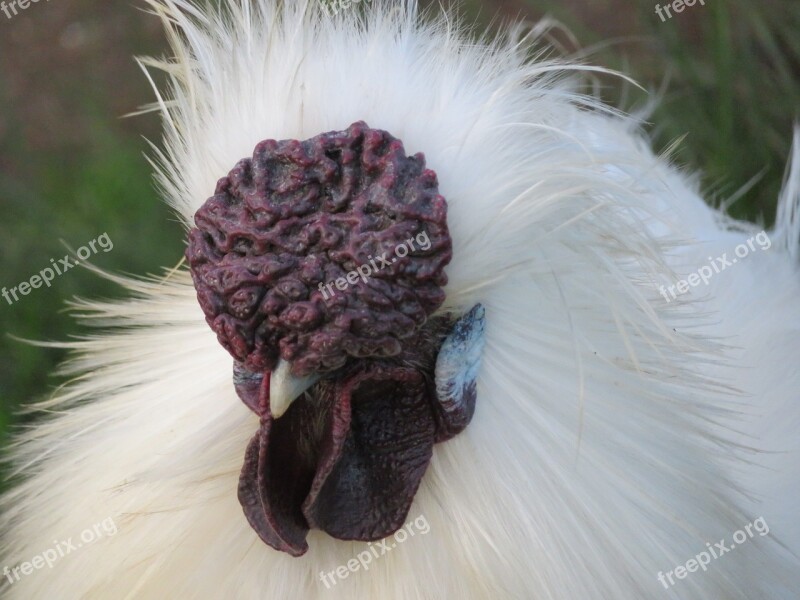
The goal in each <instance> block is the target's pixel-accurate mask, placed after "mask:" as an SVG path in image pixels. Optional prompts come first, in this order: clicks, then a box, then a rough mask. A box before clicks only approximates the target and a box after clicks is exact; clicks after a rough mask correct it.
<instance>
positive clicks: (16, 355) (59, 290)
mask: <svg viewBox="0 0 800 600" xmlns="http://www.w3.org/2000/svg"><path fill="white" fill-rule="evenodd" d="M662 3H663V2H662ZM655 4H656V2H651V1H650V0H646V1H639V0H636V1H633V0H631V1H622V0H591V1H589V0H585V1H582V2H578V1H570V0H560V1H558V2H555V1H553V2H551V1H550V0H468V1H467V2H465V3H464V4H462V10H463V12H464V14H465V15H466V16H467V17H468V18H469V19H472V20H476V21H477V22H479V23H481V24H482V25H484V26H493V27H496V26H498V25H499V24H501V23H502V22H503V21H507V20H510V19H515V18H528V19H538V18H540V17H542V16H543V15H545V14H549V15H551V16H553V17H555V18H557V19H558V20H559V21H561V22H562V23H564V24H565V25H566V26H567V27H568V28H569V29H570V30H571V31H572V32H573V33H574V34H575V36H576V38H577V39H578V40H579V41H580V43H581V45H582V46H583V47H585V48H589V49H591V50H592V54H591V55H590V57H589V58H587V60H588V61H591V62H593V63H595V64H602V65H606V66H610V67H614V68H617V69H620V70H623V71H625V72H627V73H630V74H632V75H633V76H634V77H635V78H636V79H637V80H638V81H640V82H642V83H643V84H644V85H645V86H646V87H648V88H649V89H653V90H655V89H662V88H663V90H664V97H663V100H662V103H661V105H660V107H659V108H658V110H657V111H656V113H655V115H654V116H653V119H652V121H653V123H656V124H657V125H654V126H653V127H652V128H651V129H650V132H651V134H652V137H653V140H654V144H655V145H656V147H657V148H659V149H663V148H666V147H667V146H669V144H670V143H671V142H673V141H674V140H675V139H677V138H679V137H681V136H684V135H685V136H686V137H685V140H684V141H683V143H682V145H681V146H680V149H679V150H678V152H677V154H676V155H675V156H676V159H677V160H678V161H679V162H680V163H681V164H684V165H687V166H691V168H692V169H693V170H700V171H702V172H703V174H704V183H705V185H706V188H707V189H708V190H709V193H710V196H711V198H712V199H713V200H714V201H722V200H724V199H725V198H726V197H728V196H730V195H732V194H733V193H734V192H735V191H736V190H738V189H739V188H741V187H742V186H744V185H746V184H747V183H748V182H751V181H752V180H753V178H754V177H757V176H759V175H760V179H757V180H756V181H755V182H754V183H753V185H752V187H751V188H750V189H749V190H748V191H747V193H746V194H744V195H743V197H742V198H741V199H740V200H739V201H738V202H737V203H736V204H735V205H734V206H733V207H732V209H731V210H732V212H733V213H734V214H735V215H736V216H739V217H743V218H750V219H761V218H763V219H764V220H765V221H766V222H767V223H768V222H770V221H771V219H772V215H773V213H774V207H775V200H776V198H777V195H778V191H779V188H780V181H781V178H782V174H783V169H784V164H785V162H786V159H787V156H788V154H789V148H790V139H791V129H792V124H793V122H794V121H795V120H796V119H797V117H798V114H797V113H798V108H799V107H800V34H799V32H800V3H798V2H796V1H795V0H760V1H759V2H758V3H756V2H751V1H747V0H727V1H726V2H722V1H721V0H707V1H706V5H705V6H700V5H699V4H696V5H695V6H694V7H691V8H687V9H686V10H685V11H684V12H682V13H681V14H679V15H675V16H674V17H673V18H672V19H671V20H669V21H668V22H665V23H662V22H661V21H660V19H659V18H658V17H657V16H656V14H655ZM561 38H562V41H565V43H566V44H567V45H568V46H569V45H570V44H571V42H569V40H568V38H567V36H563V35H562V36H561ZM572 49H573V50H575V49H577V47H575V46H574V45H573V46H572ZM164 51H165V48H164V43H163V37H162V35H161V32H160V29H159V25H158V23H157V21H156V19H155V18H153V17H151V16H150V15H147V14H146V13H144V12H143V11H141V10H138V9H137V3H135V2H134V3H129V2H119V1H118V0H111V1H109V0H102V1H101V0H71V1H70V2H58V3H55V2H54V3H49V4H46V3H39V4H33V5H31V8H29V9H28V10H27V11H25V12H24V13H22V14H20V15H19V16H17V17H15V18H14V19H13V20H7V19H6V18H5V17H4V16H3V15H2V14H0V287H3V286H5V287H13V286H16V285H17V284H18V283H19V282H21V281H24V280H28V279H29V278H30V277H31V276H32V275H34V274H36V273H38V272H39V271H40V270H41V269H42V268H44V267H46V266H48V264H49V261H50V259H51V258H56V259H58V258H60V257H62V256H64V254H65V253H66V249H65V248H64V246H63V245H62V242H61V241H60V240H63V241H64V242H65V243H66V244H68V245H69V246H71V247H72V248H77V247H79V246H81V245H83V244H85V243H86V242H88V241H90V240H92V239H95V238H96V237H97V236H99V235H101V234H102V233H104V232H107V233H108V234H109V236H110V237H111V239H112V240H113V242H114V250H113V251H112V252H110V253H108V254H104V253H101V254H99V255H98V256H97V257H95V258H94V262H95V263H96V264H97V265H99V266H101V267H103V268H106V269H111V270H116V271H124V272H130V273H136V274H144V273H148V272H151V273H152V272H158V271H160V269H161V267H171V266H174V265H175V264H176V263H177V262H178V260H179V259H180V255H181V252H182V249H183V242H182V239H181V237H182V233H181V230H180V228H179V227H178V225H177V224H176V222H175V220H174V218H173V216H172V215H171V214H170V212H169V211H168V210H167V208H166V207H165V206H163V205H162V203H161V201H160V199H159V198H158V195H157V193H156V191H155V189H154V186H153V183H152V179H151V174H150V169H149V166H148V165H147V163H146V162H145V160H144V158H143V157H142V154H143V153H144V152H145V151H146V144H145V142H144V139H143V136H146V137H148V138H150V139H153V140H157V139H158V137H159V123H158V120H157V119H156V118H155V117H153V116H145V117H137V118H135V119H121V118H120V116H121V115H123V114H126V113H129V112H131V111H134V110H135V109H136V108H137V107H138V106H140V105H142V104H144V103H147V102H149V101H150V99H151V92H150V90H149V88H148V85H147V83H146V81H145V79H144V77H143V76H142V74H141V73H140V72H139V70H138V68H137V67H136V65H135V64H134V62H133V60H132V58H131V57H132V56H133V55H142V54H161V53H163V52H164ZM601 84H602V85H603V93H604V94H605V96H606V98H607V99H608V100H609V101H610V102H613V103H616V104H620V105H622V106H624V107H627V108H630V107H635V106H637V105H639V104H640V103H641V102H643V101H644V99H645V97H644V95H643V94H642V93H640V92H638V91H636V90H635V89H632V88H628V89H623V88H622V86H620V85H619V82H618V81H615V80H613V79H609V80H603V81H602V82H601ZM118 293H119V291H118V290H116V289H114V288H112V287H110V286H109V285H108V284H107V283H106V282H104V281H102V280H100V279H98V278H97V277H95V276H93V275H91V274H90V273H88V272H86V271H83V270H77V269H74V270H72V271H70V272H68V273H66V274H65V275H64V276H62V277H59V278H57V279H56V280H55V281H54V282H53V287H52V288H49V289H47V288H42V289H38V290H34V291H33V292H32V293H31V294H30V295H29V296H27V297H25V298H23V299H22V300H21V301H20V302H18V303H16V304H14V305H11V306H9V305H8V304H7V303H6V302H5V301H4V300H2V298H0V334H2V335H0V448H2V447H4V445H5V444H6V443H7V440H8V433H9V430H10V428H11V427H12V426H20V425H22V424H23V423H24V420H25V419H26V418H27V417H22V416H19V415H18V414H17V412H18V408H19V406H20V405H23V404H26V403H29V402H31V401H34V400H37V399H42V398H45V397H47V395H48V394H50V393H51V392H52V389H53V388H54V387H55V386H56V385H57V384H58V383H60V382H59V381H58V380H57V379H56V378H54V377H53V376H52V374H53V372H54V369H55V367H56V365H57V364H58V363H59V362H60V361H61V360H63V359H64V356H63V355H62V353H61V352H60V351H57V350H52V349H42V348H37V347H32V346H28V345H25V344H22V343H19V342H17V341H15V340H13V339H12V338H11V337H9V334H10V335H13V336H17V337H22V338H29V339H37V340H63V339H66V338H68V337H69V336H74V335H78V334H80V333H81V330H80V328H79V327H78V326H76V324H75V323H74V322H73V321H72V320H71V317H70V316H69V315H68V314H66V313H65V311H64V310H63V309H64V304H65V302H66V301H67V300H69V299H70V298H72V297H74V296H76V295H77V296H82V297H94V298H96V297H113V296H115V295H117V294H118Z"/></svg>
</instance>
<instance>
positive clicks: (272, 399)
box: [269, 360, 320, 419]
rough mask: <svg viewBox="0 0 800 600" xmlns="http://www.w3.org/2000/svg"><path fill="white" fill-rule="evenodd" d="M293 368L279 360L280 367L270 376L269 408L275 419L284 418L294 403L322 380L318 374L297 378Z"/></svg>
mask: <svg viewBox="0 0 800 600" xmlns="http://www.w3.org/2000/svg"><path fill="white" fill-rule="evenodd" d="M291 368H292V366H291V364H289V363H288V362H287V361H285V360H279V361H278V366H277V367H275V369H274V370H273V371H272V373H271V374H270V380H269V407H270V412H272V417H273V418H275V419H278V418H280V417H281V416H283V413H285V412H286V411H287V410H288V409H289V407H290V406H291V404H292V402H294V401H295V400H296V399H297V398H299V397H300V396H301V395H302V394H303V392H305V391H306V390H307V389H308V388H310V387H311V386H312V385H314V384H315V383H317V381H319V379H320V376H319V375H317V374H316V373H315V374H313V375H309V376H308V377H295V376H294V375H292V373H291Z"/></svg>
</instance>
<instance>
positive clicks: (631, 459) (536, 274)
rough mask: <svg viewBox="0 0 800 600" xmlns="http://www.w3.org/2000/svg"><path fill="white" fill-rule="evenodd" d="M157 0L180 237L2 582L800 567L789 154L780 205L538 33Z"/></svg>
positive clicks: (344, 592)
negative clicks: (681, 160) (667, 131)
mask: <svg viewBox="0 0 800 600" xmlns="http://www.w3.org/2000/svg"><path fill="white" fill-rule="evenodd" d="M150 6H151V8H152V9H153V10H154V11H155V12H156V13H157V14H158V15H160V16H161V18H162V19H163V21H164V24H165V25H166V28H167V31H168V34H169V38H170V41H171V44H172V50H173V52H174V59H171V60H164V61H145V62H144V65H145V66H146V67H156V68H160V69H162V70H163V71H164V72H165V73H166V74H167V76H168V77H169V80H170V85H169V86H168V88H166V89H165V90H162V91H160V92H157V97H158V102H157V108H158V109H159V110H160V111H161V113H162V115H163V118H164V124H165V132H166V133H165V150H164V152H163V153H161V152H159V151H157V150H154V152H155V160H154V162H155V163H156V165H157V168H158V174H159V180H160V182H161V185H162V186H163V190H164V192H165V194H166V197H167V199H168V201H169V202H170V204H171V205H172V206H173V207H174V208H175V210H176V211H177V212H178V214H179V215H180V216H181V218H182V219H183V221H184V222H185V223H186V226H187V230H191V231H190V233H189V239H190V244H189V249H188V252H187V258H188V264H189V268H181V269H178V270H176V271H175V272H173V273H171V274H170V275H169V276H167V277H166V278H164V279H163V280H131V279H123V278H118V279H117V280H118V281H119V283H120V284H122V285H124V286H126V287H127V288H128V289H129V290H130V291H131V294H132V295H133V299H131V300H129V301H125V302H118V303H84V304H82V308H83V311H82V312H83V314H84V315H85V316H86V317H87V318H89V319H91V320H93V321H94V322H95V323H97V324H98V325H101V326H103V327H105V328H106V329H107V330H108V331H106V332H105V333H103V334H102V335H98V336H95V337H91V338H88V339H86V340H83V341H78V342H75V343H70V344H67V345H66V346H67V347H69V348H72V349H74V351H75V355H74V359H73V360H72V361H71V362H70V363H68V365H67V366H66V368H65V370H66V372H67V373H70V374H73V375H75V376H76V377H75V379H74V380H73V381H72V382H71V383H69V384H68V385H67V386H66V387H65V388H64V389H62V390H60V391H59V392H58V394H57V395H56V396H55V397H54V398H53V399H51V400H49V401H47V402H45V403H43V404H42V405H41V408H42V409H44V410H46V411H47V412H48V413H51V414H50V415H49V416H47V417H46V418H45V419H43V420H42V421H41V422H40V423H39V424H38V425H37V426H36V427H35V428H32V429H30V430H28V431H25V432H24V433H22V434H21V435H20V436H19V439H18V442H17V445H16V446H15V448H14V451H13V460H14V466H15V472H16V473H18V474H21V475H22V476H23V477H24V479H23V481H22V482H21V483H20V485H18V486H17V487H15V488H14V489H13V490H12V491H10V492H9V493H8V494H7V495H6V496H5V497H4V499H3V500H2V517H0V525H1V526H2V532H3V543H2V551H1V552H0V567H6V569H5V572H4V573H3V577H2V581H3V586H4V588H3V591H2V594H3V597H5V598H10V599H12V600H13V599H25V600H30V599H36V600H39V599H50V598H58V599H65V600H77V599H79V598H89V599H103V600H106V599H109V600H123V599H159V600H160V599H163V598H187V599H223V598H224V599H228V598H235V599H243V600H249V599H253V600H254V599H262V598H268V599H284V598H302V599H330V600H335V599H337V598H347V599H348V600H352V599H354V598H355V599H363V600H373V599H376V598H399V599H404V600H405V599H409V600H410V599H426V600H428V599H431V600H433V599H435V600H441V599H451V598H453V599H456V598H458V599H490V598H491V599H493V598H513V599H534V600H544V599H558V600H587V599H613V600H624V599H636V600H640V599H642V598H647V599H651V598H654V599H657V598H687V599H709V600H712V599H713V600H719V599H740V598H741V599H749V600H753V599H762V598H768V599H777V598H797V597H798V594H800V592H799V591H798V590H800V580H799V579H798V577H799V576H798V573H799V572H800V569H798V559H797V556H798V554H800V519H798V512H799V509H798V497H799V496H800V435H799V434H798V430H800V398H798V395H800V391H798V390H800V369H798V366H797V360H796V358H793V357H796V354H797V349H798V348H800V302H798V299H800V270H799V269H798V254H799V251H800V214H799V213H798V202H800V156H799V155H798V154H797V153H795V155H794V158H793V159H792V161H791V165H790V168H789V170H788V175H787V181H786V188H785V192H784V194H783V197H782V198H781V203H780V209H779V213H780V214H779V215H778V219H777V225H776V227H775V229H774V230H773V231H770V232H761V231H760V230H759V229H757V228H755V227H754V226H752V225H750V224H747V223H739V222H734V221H732V220H731V219H729V218H727V217H726V216H725V215H723V214H721V213H720V212H718V211H716V210H713V209H711V208H709V207H708V206H707V205H706V204H705V203H704V202H703V199H702V197H701V195H700V193H699V191H698V185H697V181H696V179H695V178H691V177H687V176H686V175H685V174H684V173H681V172H679V171H678V170H677V169H676V168H674V167H673V166H671V165H670V164H669V162H668V161H667V160H666V159H664V158H662V157H658V156H654V154H653V153H652V151H651V150H650V148H649V145H648V142H647V140H646V138H645V137H644V135H643V134H642V132H641V130H640V122H639V121H638V120H637V119H635V118H633V117H630V116H625V115H621V114H618V113H617V112H616V111H613V110H610V109H609V108H607V107H605V106H603V105H602V104H601V102H600V101H599V100H597V99H596V98H593V97H591V96H587V95H583V94H582V93H580V89H581V80H582V75H585V74H586V72H587V71H590V70H591V68H589V67H585V66H580V65H576V64H570V63H568V62H563V61H560V60H554V59H550V58H547V57H545V56H544V55H542V54H540V53H537V52H536V51H535V49H536V48H537V47H538V41H537V38H538V37H539V35H540V34H541V33H542V31H543V29H542V28H533V29H532V30H525V29H523V28H516V29H513V30H512V31H510V32H509V33H508V35H507V36H505V37H503V38H502V39H500V40H498V41H493V42H482V43H474V42H472V41H469V40H468V39H467V37H466V36H465V35H463V32H462V31H461V30H460V29H459V28H458V27H457V26H455V25H454V24H453V21H452V20H451V19H450V18H448V17H441V18H440V19H439V20H436V21H435V22H431V21H429V20H428V21H424V20H422V19H420V17H419V15H418V11H417V8H416V5H415V3H414V2H412V1H410V0H409V1H405V0H403V1H401V0H393V1H391V2H389V1H386V2H384V1H383V0H373V1H372V2H370V3H368V4H365V5H364V6H362V7H351V8H349V9H347V10H345V9H343V8H342V9H341V10H338V12H337V11H331V10H322V9H321V8H320V5H319V4H317V3H314V2H305V1H304V0H298V1H297V2H277V1H274V0H252V1H250V2H248V1H242V2H238V1H234V0H223V2H222V3H221V7H220V6H217V5H216V3H215V5H214V6H213V7H212V6H206V5H205V4H203V5H201V4H197V3H193V2H189V1H188V0H151V1H150ZM334 13H335V14H334ZM273 140H274V141H273ZM796 141H797V140H796ZM254 148H255V151H254ZM417 153H422V154H424V158H423V157H422V156H418V155H417ZM245 157H248V158H247V159H246V160H242V159H244V158H245ZM249 157H252V158H249ZM215 190H216V191H215ZM445 201H446V203H445ZM196 215H197V218H196V219H195V216H196ZM142 243H143V244H146V243H148V242H147V240H146V239H143V240H142ZM379 256H382V258H383V260H381V261H378V260H377V259H378V257H379ZM389 259H392V260H389ZM395 259H396V260H395ZM359 269H361V270H360V271H359ZM362 273H363V274H364V276H363V277H362V276H361V275H362ZM195 284H196V287H195ZM198 299H199V300H200V303H199V304H198ZM479 305H480V306H479ZM209 324H210V325H211V326H212V328H213V329H214V331H212V328H210V327H209ZM215 332H216V334H217V335H215ZM218 342H222V343H223V344H225V347H226V348H227V350H226V348H223V346H222V345H221V344H220V343H218ZM481 350H482V352H481ZM232 373H234V375H233V378H232ZM475 378H477V379H476V381H477V387H475V381H474V380H475ZM476 397H477V401H475V400H476ZM473 409H474V414H473ZM462 430H463V431H462ZM254 434H255V437H254ZM434 443H435V445H434ZM243 464H244V467H243ZM99 523H104V524H105V523H108V524H111V523H113V527H105V525H104V527H103V528H99V527H98V526H97V524H99ZM87 530H88V531H90V532H93V534H92V535H85V532H86V531H87ZM383 538H386V540H385V541H379V540H381V539H383ZM89 542H91V543H89ZM56 554H57V556H56Z"/></svg>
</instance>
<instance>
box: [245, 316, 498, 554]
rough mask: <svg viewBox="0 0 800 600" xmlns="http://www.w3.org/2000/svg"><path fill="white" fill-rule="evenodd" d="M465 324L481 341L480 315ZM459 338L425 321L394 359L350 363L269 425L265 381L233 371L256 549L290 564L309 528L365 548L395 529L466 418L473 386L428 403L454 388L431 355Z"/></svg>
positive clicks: (445, 326)
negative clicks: (246, 426) (246, 431)
mask: <svg viewBox="0 0 800 600" xmlns="http://www.w3.org/2000/svg"><path fill="white" fill-rule="evenodd" d="M465 322H466V327H467V328H468V329H469V330H470V331H474V330H475V329H476V328H480V329H481V333H482V327H483V311H482V309H481V308H480V307H479V306H478V307H476V308H475V309H473V311H472V312H471V313H470V314H469V315H467V317H465V318H464V319H462V321H461V322H460V323H459V324H462V323H465ZM458 330H459V327H458V326H456V327H455V328H453V322H452V321H451V320H450V319H448V318H437V319H433V320H432V321H431V322H430V323H429V324H428V325H427V326H426V327H425V328H423V329H422V330H421V331H420V332H419V333H418V334H417V335H415V336H414V337H413V338H411V339H410V340H409V342H408V343H407V344H406V345H405V349H404V351H403V353H401V354H400V355H399V356H397V357H394V358H390V359H377V360H355V361H352V362H351V363H350V364H349V365H348V366H347V367H345V368H344V369H342V370H340V371H339V372H337V373H336V374H335V375H332V376H330V377H327V378H325V379H323V380H322V381H320V382H319V383H317V384H316V385H314V386H313V387H312V388H310V389H309V391H308V392H307V393H306V394H305V395H304V397H302V398H300V399H298V400H296V401H295V402H294V403H293V404H292V405H291V407H290V408H289V410H288V411H287V412H286V413H285V414H284V415H283V416H282V417H281V418H280V419H278V420H274V419H273V418H272V414H271V412H270V407H269V391H268V390H269V376H268V375H263V376H260V382H259V381H258V380H259V376H257V375H254V374H251V375H250V376H249V377H247V374H246V372H245V371H243V369H242V367H241V366H239V367H238V373H239V375H238V377H237V380H238V383H237V385H236V389H237V392H238V393H239V396H240V398H241V399H242V401H243V402H244V403H245V404H246V405H247V406H248V407H249V408H251V410H254V412H256V413H257V414H258V415H259V416H260V417H261V425H260V429H259V432H258V433H257V434H256V435H255V437H254V438H253V439H252V440H251V442H250V445H249V447H248V449H247V454H246V458H245V465H244V468H243V469H242V475H241V479H240V485H239V499H240V501H241V503H242V506H243V507H244V511H245V514H246V516H247V518H248V520H249V522H250V524H251V525H252V526H253V528H254V529H255V530H256V532H257V533H258V534H259V536H260V537H261V538H262V540H264V542H266V543H267V544H269V545H270V546H272V547H273V548H276V549H278V550H282V551H284V552H288V553H289V554H292V555H294V556H299V555H301V554H303V553H305V551H306V550H307V548H308V547H307V545H306V542H305V537H306V534H307V532H308V530H309V529H310V528H316V529H321V530H323V531H326V532H327V533H328V534H330V535H331V536H333V537H335V538H338V539H346V540H364V541H367V540H378V539H381V538H384V537H386V536H388V535H390V534H392V533H394V532H395V531H396V530H397V529H399V528H400V527H401V526H402V525H403V523H404V521H405V519H406V516H407V515H408V511H409V508H410V506H411V502H412V500H413V498H414V495H415V494H416V491H417V488H418V487H419V483H420V480H421V479H422V476H423V475H424V473H425V470H426V469H427V466H428V463H429V462H430V459H431V455H432V452H433V445H434V443H435V442H437V441H444V440H446V439H449V438H450V437H452V436H454V435H457V434H458V433H459V432H460V431H462V430H463V429H464V428H465V427H466V426H467V424H468V423H469V421H470V420H471V418H472V415H473V414H474V411H475V401H476V393H475V385H474V381H468V382H466V387H465V389H459V390H454V392H453V394H451V401H450V402H447V403H442V402H440V399H439V398H438V397H437V392H436V387H437V385H436V384H437V383H438V384H444V385H448V384H449V387H450V388H452V387H453V386H454V385H457V384H458V382H441V381H439V382H436V381H435V378H434V370H435V367H436V364H437V357H439V358H441V354H439V349H440V348H441V346H442V344H443V341H444V340H445V337H446V336H447V335H448V334H450V337H449V338H448V340H454V339H456V336H457V334H458ZM453 332H455V333H453ZM477 339H479V340H480V339H482V338H481V336H477ZM448 360H450V358H448ZM439 362H440V364H441V361H439ZM469 366H471V365H468V367H469ZM468 370H469V369H463V368H460V366H459V368H458V369H457V371H459V372H460V373H463V372H466V371H468Z"/></svg>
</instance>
